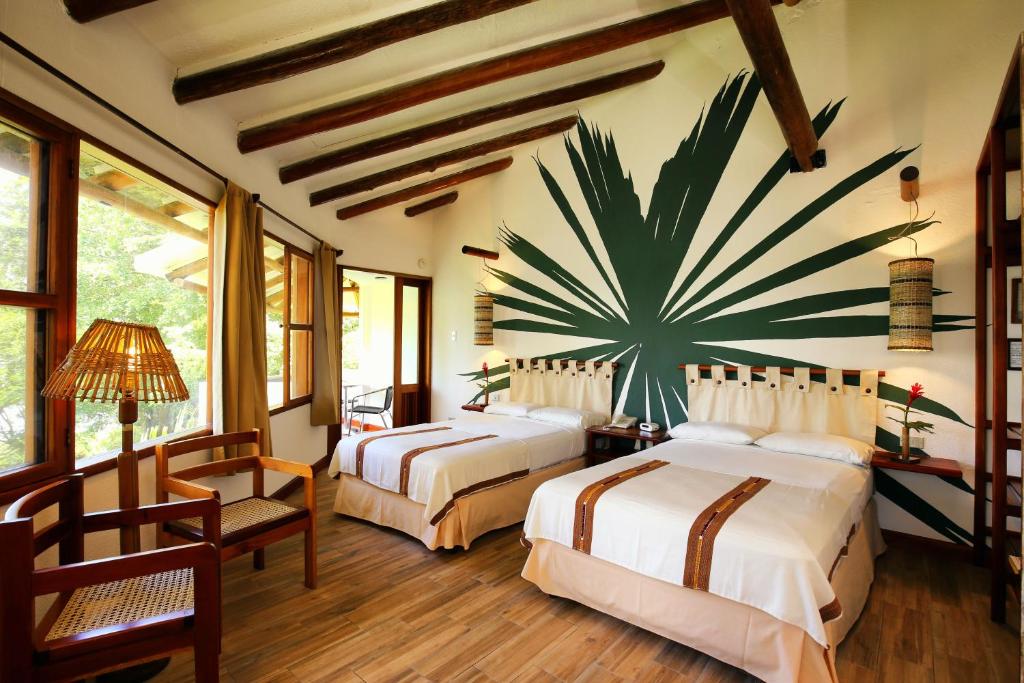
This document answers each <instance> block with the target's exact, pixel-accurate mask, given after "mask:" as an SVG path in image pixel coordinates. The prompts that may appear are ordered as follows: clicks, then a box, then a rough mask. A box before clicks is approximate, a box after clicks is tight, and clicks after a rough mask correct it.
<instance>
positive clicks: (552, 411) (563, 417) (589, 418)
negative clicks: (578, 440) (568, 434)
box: [526, 406, 608, 429]
mask: <svg viewBox="0 0 1024 683" xmlns="http://www.w3.org/2000/svg"><path fill="white" fill-rule="evenodd" d="M526 417H528V418H530V419H531V420H537V421H538V422H547V423H548V424H555V425H561V426H563V427H578V428H580V429H586V428H587V427H597V426H598V425H603V424H604V423H605V422H607V421H608V416H607V415H602V414H601V413H595V412H591V411H589V410H578V409H576V408H559V407H557V406H545V407H543V408H537V409H536V410H531V411H530V412H529V414H528V415H527V416H526Z"/></svg>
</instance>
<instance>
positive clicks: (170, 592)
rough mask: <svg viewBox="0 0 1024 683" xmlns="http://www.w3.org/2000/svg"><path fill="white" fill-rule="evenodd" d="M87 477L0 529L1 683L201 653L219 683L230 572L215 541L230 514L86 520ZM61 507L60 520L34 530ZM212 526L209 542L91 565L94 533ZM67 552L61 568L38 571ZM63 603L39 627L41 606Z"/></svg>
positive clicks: (19, 512) (154, 512) (21, 506)
mask: <svg viewBox="0 0 1024 683" xmlns="http://www.w3.org/2000/svg"><path fill="white" fill-rule="evenodd" d="M82 481H83V479H82V475H80V474H76V475H73V476H71V477H68V478H66V479H62V480H60V481H58V482H56V483H53V484H50V485H48V486H45V487H43V488H40V489H38V490H36V491H33V492H32V493H29V494H27V495H25V496H24V497H22V498H21V499H19V500H18V501H16V502H15V503H14V504H12V505H11V507H10V508H8V510H7V513H6V515H5V518H4V521H2V522H0V544H2V547H3V551H2V552H0V576H2V577H3V586H2V588H0V608H2V612H0V624H2V628H3V631H2V634H0V680H2V681H61V680H78V679H81V678H85V677H86V676H92V675H96V674H99V673H103V672H107V671H114V670H117V669H123V668H125V667H128V666H133V665H136V664H141V663H144V662H149V661H152V660H155V659H161V658H163V657H166V656H167V655H168V654H170V653H172V652H176V651H179V650H186V649H189V648H192V649H194V650H195V679H196V680H197V681H199V682H200V683H207V682H210V681H217V680H218V668H219V665H218V658H219V650H220V563H219V562H218V558H217V550H216V548H215V547H214V545H213V543H212V542H211V541H212V538H213V535H214V532H215V531H216V529H217V527H218V526H219V524H220V520H219V515H220V509H219V508H218V506H217V505H215V504H214V503H213V502H212V501H186V502H181V503H165V504H162V505H147V506H143V507H138V508H132V509H126V510H106V511H103V512H93V513H89V514H84V513H83V502H82ZM53 505H56V506H57V508H58V517H57V521H55V522H53V523H51V524H48V525H46V526H43V527H42V528H41V529H39V530H38V531H36V530H35V528H34V521H35V520H34V519H33V517H35V516H36V515H37V514H39V513H40V512H42V511H44V510H46V509H47V508H50V507H51V506H53ZM193 517H195V518H200V519H202V527H203V535H202V536H201V539H200V540H201V541H202V542H199V543H191V544H189V545H183V546H179V547H176V548H168V549H164V550H151V551H148V552H141V553H133V554H131V555H122V556H119V557H112V558H105V559H101V560H92V561H89V562H84V561H83V547H84V536H85V534H88V533H92V532H96V531H105V530H109V529H118V528H122V527H131V526H138V525H141V524H159V523H163V522H166V521H170V520H173V519H178V518H193ZM55 545H58V546H59V550H58V554H59V562H60V564H59V566H56V567H50V568H45V569H36V568H35V558H36V557H37V556H38V555H40V554H42V553H43V552H45V551H46V550H48V549H50V548H52V547H53V546H55ZM51 594H56V595H57V599H56V601H55V602H54V603H53V606H52V607H50V609H49V610H48V611H47V612H46V614H45V616H44V617H43V618H42V619H41V620H40V621H39V623H38V624H36V614H35V599H36V597H37V596H41V595H51Z"/></svg>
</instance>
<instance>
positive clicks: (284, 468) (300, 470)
mask: <svg viewBox="0 0 1024 683" xmlns="http://www.w3.org/2000/svg"><path fill="white" fill-rule="evenodd" d="M260 467H262V468H263V469H266V470H274V471H275V472H283V473H284V474H291V475H294V476H296V477H304V478H306V479H312V478H313V467H312V466H311V465H307V464H305V463H301V462H293V461H291V460H279V459H277V458H266V457H262V456H260Z"/></svg>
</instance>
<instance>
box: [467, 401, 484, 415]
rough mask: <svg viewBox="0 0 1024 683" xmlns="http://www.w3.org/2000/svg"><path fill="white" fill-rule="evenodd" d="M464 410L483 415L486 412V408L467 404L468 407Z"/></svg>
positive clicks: (475, 404)
mask: <svg viewBox="0 0 1024 683" xmlns="http://www.w3.org/2000/svg"><path fill="white" fill-rule="evenodd" d="M462 409H463V410H468V411H469V412H471V413H482V412H484V406H482V405H479V404H477V403H467V404H466V405H464V406H462Z"/></svg>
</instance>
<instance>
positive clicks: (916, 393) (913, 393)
mask: <svg viewBox="0 0 1024 683" xmlns="http://www.w3.org/2000/svg"><path fill="white" fill-rule="evenodd" d="M922 396H924V387H923V386H921V385H920V384H918V383H915V384H914V385H913V386H911V387H910V394H909V395H908V396H907V405H908V406H909V405H910V404H911V403H913V402H914V401H916V400H917V399H919V398H921V397H922Z"/></svg>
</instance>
